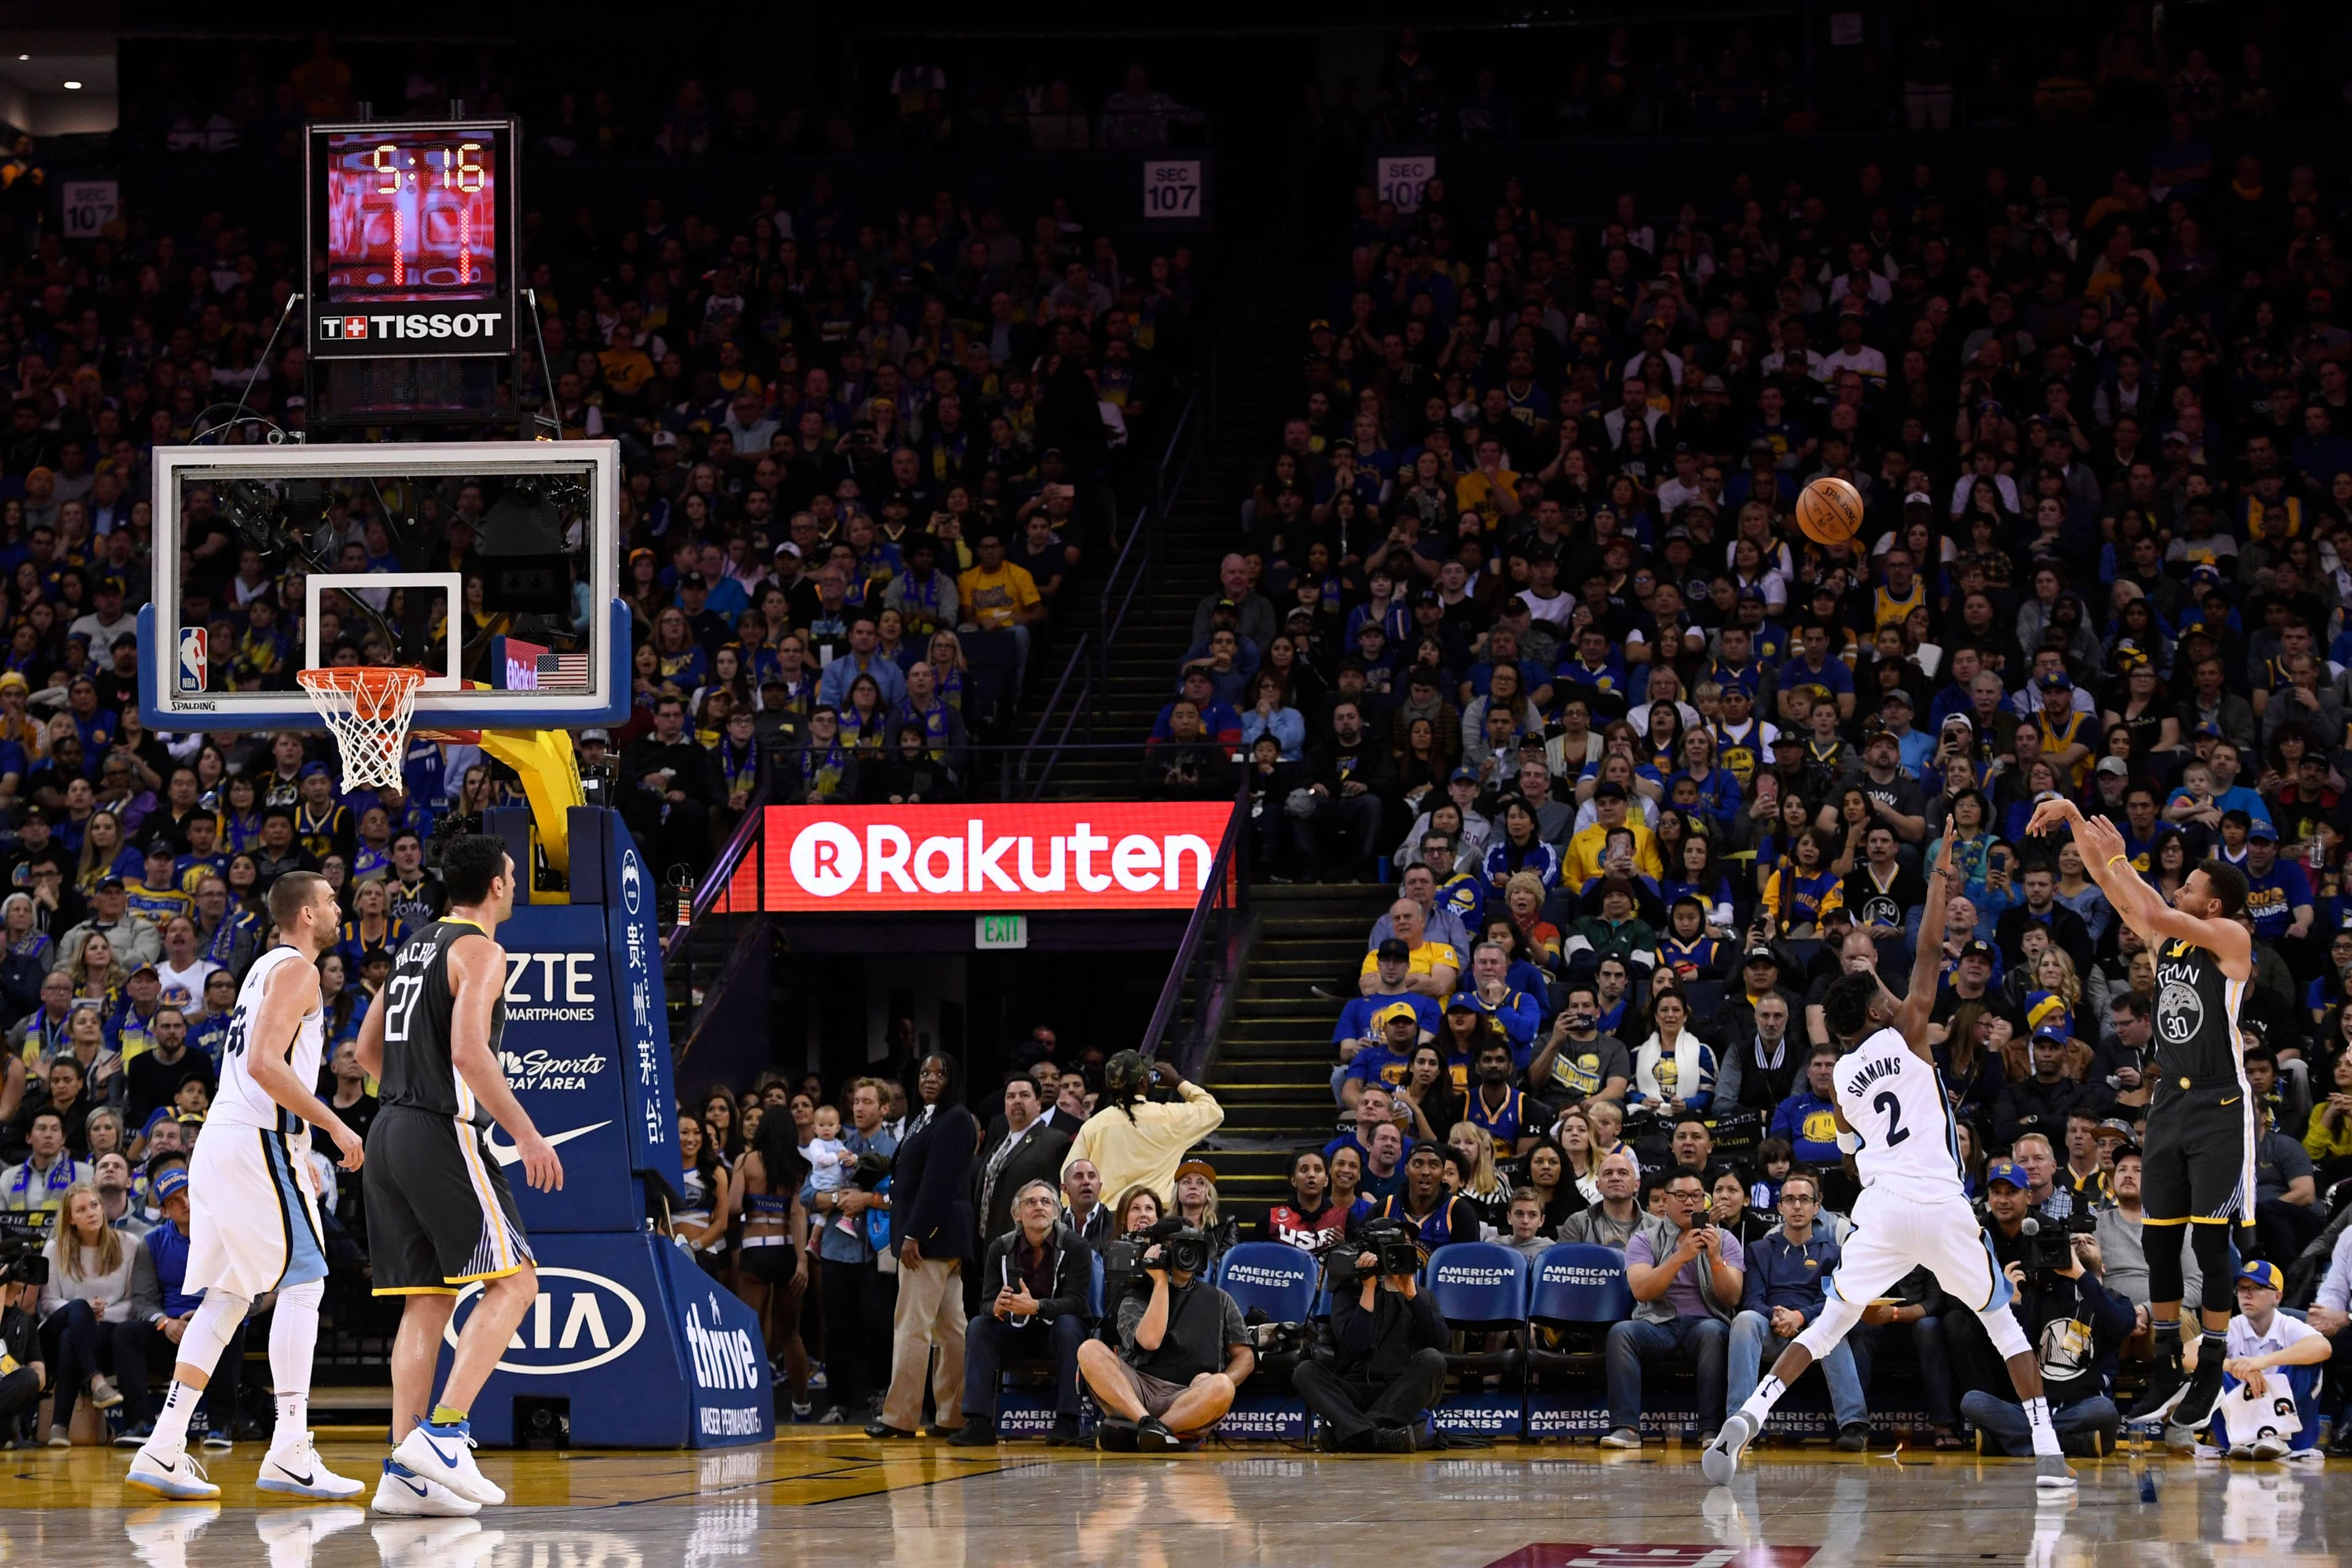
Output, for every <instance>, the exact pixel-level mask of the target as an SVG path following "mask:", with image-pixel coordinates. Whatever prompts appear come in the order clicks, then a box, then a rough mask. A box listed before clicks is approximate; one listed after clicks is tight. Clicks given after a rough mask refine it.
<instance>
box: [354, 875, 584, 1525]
mask: <svg viewBox="0 0 2352 1568" xmlns="http://www.w3.org/2000/svg"><path fill="white" fill-rule="evenodd" d="M441 878H442V881H443V882H444V883H445V884H446V886H447V888H448V890H449V910H448V913H447V914H446V916H444V917H443V918H442V919H440V920H437V921H434V922H433V923H432V924H430V925H428V926H426V927H425V929H424V930H423V931H418V932H416V933H415V935H413V936H411V937H409V938H407V939H406V940H405V941H404V942H402V943H401V946H400V952H399V953H398V954H397V955H396V956H395V957H394V961H393V971H392V974H391V976H390V978H388V979H387V980H386V981H385V982H384V985H383V996H382V998H381V999H380V1000H379V1001H378V1003H377V1004H376V1005H374V1006H373V1007H371V1008H369V1009H368V1015H367V1019H366V1021H365V1022H364V1023H363V1024H362V1025H361V1026H360V1039H359V1058H360V1065H361V1067H362V1068H364V1069H366V1071H367V1072H368V1073H369V1074H370V1075H372V1076H373V1077H374V1078H376V1079H379V1080H380V1082H381V1084H382V1089H381V1092H380V1096H379V1098H380V1099H381V1100H382V1106H383V1108H382V1110H379V1111H378V1112H377V1114H376V1119H375V1121H374V1123H373V1125H372V1126H371V1127H370V1128H369V1129H368V1141H367V1153H368V1157H369V1158H370V1159H371V1160H373V1161H374V1162H376V1171H377V1174H376V1179H375V1180H373V1181H372V1182H371V1183H369V1184H368V1187H367V1191H366V1200H367V1218H368V1247H369V1252H370V1263H371V1266H372V1268H373V1273H374V1277H375V1293H376V1294H377V1295H379V1296H401V1297H404V1298H405V1304H404V1308H403V1310H402V1312H401V1320H400V1333H399V1337H398V1338H397V1339H396V1340H395V1341H394V1344H393V1352H392V1440H393V1444H394V1449H393V1457H392V1458H389V1459H387V1460H385V1461H384V1467H383V1479H382V1480H381V1481H380V1482H379V1483H378V1484H377V1487H376V1494H375V1504H374V1506H375V1508H376V1509H377V1510H378V1511H379V1512H386V1513H405V1514H466V1513H472V1512H473V1511H475V1510H477V1509H478V1508H479V1507H480V1506H481V1505H482V1504H484V1503H499V1502H504V1501H505V1500H506V1494H505V1493H504V1492H503V1491H501V1490H500V1489H499V1488H498V1487H497V1486H496V1485H494V1484H493V1483H491V1482H490V1481H489V1480H488V1479H486V1478H485V1477H484V1476H483V1475H482V1473H481V1471H480V1470H478V1468H475V1465H474V1460H473V1455H472V1453H471V1449H472V1447H473V1437H472V1436H471V1433H470V1430H469V1428H468V1426H467V1409H468V1407H469V1406H470V1405H471V1404H472V1402H473V1399H474V1397H475V1395H477V1394H479V1393H480V1392H481V1389H482V1384H483V1383H484V1382H485V1381H487V1380H488V1377H489V1375H490V1373H491V1371H492V1370H493V1369H494V1368H495V1367H496V1366H497V1364H498V1361H499V1355H500V1354H501V1353H502V1352H504V1351H505V1349H506V1346H507V1342H508V1340H509V1338H510V1337H511V1336H512V1335H513V1333H514V1331H515V1328H516V1326H517V1325H518V1324H520V1322H521V1321H522V1320H523V1314H524V1313H526V1312H528V1311H529V1310H530V1306H531V1302H532V1301H533V1300H534V1299H535V1298H536V1297H537V1295H538V1292H539V1279H538V1275H537V1273H536V1272H535V1270H534V1269H533V1268H532V1261H531V1253H530V1243H529V1242H528V1241H527V1240H526V1239H524V1237H523V1231H522V1221H521V1219H520V1217H519V1216H518V1215H517V1214H516V1211H515V1205H514V1195H513V1194H512V1193H511V1192H509V1190H508V1188H507V1184H506V1177H505V1174H504V1173H503V1172H501V1171H500V1169H499V1161H498V1160H497V1158H495V1157H494V1154H493V1151H492V1150H491V1149H490V1147H489V1146H488V1144H487V1143H486V1141H485V1139H484V1137H483V1133H484V1131H486V1130H487V1129H488V1127H489V1126H490V1125H491V1123H493V1122H495V1123H496V1124H497V1125H499V1127H502V1128H504V1129H505V1130H506V1132H507V1136H508V1137H509V1138H511V1139H512V1140H513V1141H514V1153H515V1154H516V1155H517V1156H519V1157H520V1162H521V1164H522V1167H523V1172H524V1174H525V1176H526V1178H527V1179H528V1180H529V1181H530V1184H531V1185H532V1186H533V1187H536V1188H538V1189H539V1190H540V1191H541V1192H548V1191H553V1190H557V1189H560V1188H561V1187H562V1185H563V1163H562V1161H561V1160H560V1159H558V1158H557V1157H556V1153H555V1151H554V1150H553V1149H552V1148H551V1146H550V1145H549V1144H548V1142H547V1140H546V1139H544V1138H542V1137H541V1136H540V1133H539V1130H538V1129H537V1128H536V1127H534V1126H532V1125H531V1121H530V1116H529V1115H528V1114H526V1113H525V1112H524V1110H523V1109H522V1106H521V1105H520V1103H519V1102H518V1101H517V1100H516V1099H515V1097H514V1091H513V1090H512V1089H509V1088H508V1087H507V1080H506V1073H505V1070H504V1069H503V1068H501V1067H500V1066H499V1055H498V1046H499V1035H500V1034H501V1033H502V1032H503V1030H504V1027H505V1023H506V982H507V961H506V950H505V949H504V948H502V947H500V946H499V943H498V928H499V921H501V920H504V919H505V918H507V917H508V916H509V915H511V914H512V913H513V912H514V861H513V860H512V859H511V858H509V856H508V854H507V852H506V847H505V846H504V845H503V844H502V843H500V842H499V840H498V839H496V838H492V837H487V836H485V835H481V834H461V835H458V836H457V837H454V838H452V839H451V840H450V841H449V843H448V845H447V846H446V847H445V848H444V850H443V851H442V856H441ZM477 1283H478V1284H479V1285H480V1286H481V1287H482V1299H481V1300H479V1301H478V1302H477V1303H476V1304H475V1307H474V1310H473V1312H472V1313H471V1314H470V1315H469V1316H468V1317H467V1320H466V1327H465V1329H464V1331H462V1332H461V1333H460V1334H459V1335H458V1336H457V1354H456V1356H455V1358H454V1359H453V1360H452V1361H451V1363H450V1366H449V1378H448V1382H447V1383H446V1384H445V1385H444V1386H443V1388H442V1390H441V1397H440V1400H439V1401H438V1403H435V1402H433V1401H432V1399H431V1397H430V1396H431V1394H432V1392H433V1371H434V1366H435V1363H436V1361H437V1360H438V1358H439V1355H440V1349H441V1342H442V1337H443V1334H444V1331H446V1329H447V1327H448V1323H449V1319H450V1315H451V1313H452V1311H453V1310H455V1308H456V1306H457V1295H458V1292H459V1291H461V1290H463V1289H465V1288H466V1287H467V1286H468V1285H471V1284H477Z"/></svg>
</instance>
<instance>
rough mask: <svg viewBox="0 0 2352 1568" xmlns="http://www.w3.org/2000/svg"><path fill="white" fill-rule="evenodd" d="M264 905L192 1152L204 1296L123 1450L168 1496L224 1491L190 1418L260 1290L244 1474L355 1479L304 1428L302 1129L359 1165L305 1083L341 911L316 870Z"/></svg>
mask: <svg viewBox="0 0 2352 1568" xmlns="http://www.w3.org/2000/svg"><path fill="white" fill-rule="evenodd" d="M269 915H270V919H271V920H272V921H274V922H276V924H277V927H278V945H277V946H275V947H272V948H271V949H270V950H269V951H268V952H265V953H263V954H262V955H261V956H260V957H258V958H257V959H255V960H254V963H253V967H252V969H251V970H250V971H248V972H247V975H246V979H245V985H244V989H243V990H241V991H240V992H239V993H238V994H237V999H236V1013H235V1014H234V1015H233V1016H231V1018H230V1021H229V1029H228V1037H227V1039H226V1042H225V1044H224V1046H223V1047H222V1055H221V1076H220V1089H219V1090H218V1091H217V1092H216V1093H215V1095H214V1097H213V1106H212V1112H211V1114H210V1115H209V1116H208V1117H207V1118H206V1120H205V1131H204V1135H203V1136H202V1137H201V1138H199V1139H198V1140H197V1141H196V1150H195V1155H194V1159H192V1160H191V1161H190V1162H189V1167H188V1271H187V1284H186V1289H188V1290H189V1291H190V1292H191V1293H194V1292H197V1291H202V1292H203V1295H204V1300H203V1301H202V1302H201V1303H199V1304H198V1306H197V1308H196V1311H195V1315H194V1317H193V1318H191V1319H190V1320H189V1321H188V1326H187V1330H186V1331H185V1332H184V1333H183V1334H182V1335H181V1337H180V1356H179V1364H178V1365H177V1366H175V1367H174V1368H173V1378H172V1389H171V1393H170V1394H167V1395H165V1397H164V1400H163V1411H162V1412H161V1413H160V1414H159V1415H157V1416H156V1418H155V1430H154V1433H153V1435H152V1436H150V1437H149V1438H148V1439H147V1441H146V1442H145V1443H144V1444H143V1445H142V1446H141V1447H140V1449H139V1452H138V1453H137V1454H135V1455H133V1456H132V1457H131V1474H130V1478H129V1479H130V1481H131V1485H132V1486H136V1487H143V1488H145V1489H147V1490H149V1491H152V1492H160V1493H162V1494H163V1496H165V1497H167V1498H178V1499H185V1498H210V1497H217V1496H219V1495H220V1488H218V1487H216V1486H215V1485H213V1483H212V1482H211V1481H210V1480H208V1479H205V1473H204V1470H203V1468H201V1467H200V1466H198V1465H197V1463H196V1461H195V1460H194V1458H191V1457H190V1456H189V1454H188V1451H187V1436H188V1417H189V1416H190V1415H193V1414H194V1410H195V1406H196V1401H197V1400H198V1398H199V1397H201V1396H202V1394H203V1393H204V1390H205V1384H209V1383H210V1382H211V1381H212V1374H213V1365H214V1363H215V1362H217V1361H218V1360H219V1359H220V1353H221V1350H222V1348H223V1347H224V1346H226V1344H227V1343H228V1340H229V1336H230V1335H231V1334H233V1333H235V1332H236V1327H237V1325H238V1324H239V1323H242V1322H243V1321H245V1316H246V1314H247V1312H248V1311H250V1310H252V1308H253V1303H254V1300H255V1299H256V1298H257V1297H259V1296H261V1295H262V1294H263V1293H265V1292H267V1291H272V1290H274V1291H276V1292H277V1293H278V1294H277V1305H276V1306H275V1307H274V1308H273V1309H272V1310H271V1313H270V1321H269V1372H270V1381H271V1382H272V1383H273V1384H275V1385H276V1387H277V1391H278V1426H277V1431H276V1434H275V1435H274V1436H272V1437H271V1439H270V1444H269V1452H268V1454H267V1455H266V1456H264V1457H263V1458H262V1461H261V1474H260V1477H259V1478H258V1479H257V1481H256V1482H255V1484H256V1485H257V1486H258V1487H259V1488H260V1489H262V1490H263V1491H269V1492H283V1493H287V1494H289V1495H292V1496H296V1497H310V1498H349V1497H355V1496H357V1495H358V1494H359V1491H360V1483H359V1482H358V1481H355V1480H352V1479H348V1478H347V1477H343V1476H339V1475H336V1474H335V1473H334V1472H332V1471H331V1470H329V1469H328V1468H327V1467H326V1466H325V1465H323V1464H321V1463H320V1460H319V1455H318V1450H317V1449H316V1448H314V1447H312V1446H311V1442H310V1359H311V1353H312V1351H313V1349H314V1348H315V1346H316V1344H317V1342H318V1338H319V1301H320V1297H321V1296H322V1295H323V1294H324V1291H325V1286H326V1279H327V1259H326V1253H325V1249H324V1248H323V1247H322V1246H321V1245H320V1234H321V1232H320V1225H319V1203H318V1196H317V1194H315V1193H314V1192H313V1191H312V1188H311V1183H312V1177H311V1174H310V1168H309V1166H308V1164H307V1163H306V1159H307V1156H308V1155H309V1153H310V1128H313V1127H317V1128H322V1129H324V1130H325V1131H326V1133H327V1135H328V1136H329V1137H331V1138H332V1139H333V1140H334V1141H335V1147H336V1148H337V1149H338V1150H339V1151H340V1152H341V1155H342V1159H341V1165H342V1168H343V1169H344V1170H346V1171H356V1170H358V1169H359V1168H360V1161H361V1159H362V1144H361V1142H360V1138H359V1134H357V1133H356V1132H353V1131H352V1130H351V1129H350V1128H348V1127H346V1126H344V1125H343V1122H342V1119H341V1117H339V1116H337V1115H336V1114H335V1113H334V1111H333V1110H332V1109H331V1108H330V1107H329V1106H328V1105H326V1104H325V1103H324V1102H322V1101H321V1100H320V1099H319V1097H318V1095H317V1094H315V1093H314V1092H312V1086H313V1085H314V1084H316V1083H317V1082H318V1080H319V1053H320V1021H321V1020H320V1001H319V970H318V961H319V955H320V953H323V952H327V951H328V950H329V949H330V948H331V947H333V946H334V945H335V942H336V940H337V938H338V936H339V935H340V933H341V921H342V912H341V910H339V909H338V908H337V907H336V904H335V890H334V889H333V888H332V887H331V886H330V885H329V884H328V882H327V879H325V878H323V877H320V876H317V875H314V874H313V873H311V872H308V871H289V872H288V873H286V874H285V875H283V876H281V877H279V878H278V879H277V881H275V882H273V883H272V884H270V889H269ZM306 1123H307V1125H306Z"/></svg>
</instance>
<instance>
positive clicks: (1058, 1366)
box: [948, 1080, 1095, 1448]
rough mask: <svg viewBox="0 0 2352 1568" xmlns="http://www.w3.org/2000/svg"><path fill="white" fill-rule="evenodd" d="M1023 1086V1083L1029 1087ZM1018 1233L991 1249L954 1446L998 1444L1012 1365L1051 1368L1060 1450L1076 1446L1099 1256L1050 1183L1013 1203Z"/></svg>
mask: <svg viewBox="0 0 2352 1568" xmlns="http://www.w3.org/2000/svg"><path fill="white" fill-rule="evenodd" d="M1024 1081H1025V1080H1024ZM1061 1217H1062V1194H1060V1193H1059V1192H1058V1191H1056V1190H1055V1186H1054V1184H1053V1183H1051V1182H1047V1181H1034V1182H1029V1183H1026V1184H1024V1185H1023V1186H1022V1188H1021V1190H1020V1191H1019V1192H1018V1193H1016V1194H1013V1221H1014V1226H1013V1229H1011V1230H1009V1231H1006V1232H1005V1233H1004V1234H1003V1236H1000V1237H997V1238H996V1239H995V1240H994V1241H992V1242H990V1243H989V1244H988V1257H987V1259H986V1260H985V1261H984V1262H983V1263H982V1265H981V1270H980V1280H981V1286H980V1289H981V1297H982V1307H981V1310H980V1313H979V1315H978V1316H976V1317H974V1318H973V1319H972V1320H971V1326H970V1327H969V1328H967V1329H966V1330H965V1331H964V1337H963V1425H962V1426H961V1427H959V1428H957V1430H956V1434H955V1436H952V1437H950V1438H949V1439H948V1441H949V1443H950V1444H952V1445H954V1446H955V1447H976V1446H978V1445H980V1444H982V1443H993V1442H995V1441H997V1436H996V1384H997V1371H998V1369H999V1368H1001V1367H1002V1366H1003V1364H1004V1363H1005V1362H1006V1361H1007V1360H1008V1359H1013V1360H1021V1359H1028V1358H1033V1357H1034V1358H1037V1359H1043V1358H1045V1357H1047V1356H1050V1357H1052V1358H1053V1362H1054V1431H1053V1435H1052V1436H1051V1438H1050V1439H1049V1442H1050V1443H1051V1445H1052V1446H1053V1447H1057V1448H1060V1447H1073V1446H1075V1445H1076V1443H1077V1442H1078V1346H1079V1345H1080V1344H1082V1343H1084V1342H1085V1341H1086V1338H1087V1317H1086V1313H1087V1288H1088V1287H1089V1286H1090V1285H1091V1284H1092V1283H1093V1282H1094V1267H1095V1264H1094V1248H1092V1247H1088V1246H1087V1244H1086V1243H1085V1242H1083V1241H1081V1240H1080V1239H1078V1237H1076V1235H1075V1234H1074V1233H1072V1232H1071V1231H1070V1230H1069V1229H1068V1228H1067V1227H1066V1226H1063V1225H1062V1224H1061Z"/></svg>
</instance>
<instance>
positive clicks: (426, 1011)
mask: <svg viewBox="0 0 2352 1568" xmlns="http://www.w3.org/2000/svg"><path fill="white" fill-rule="evenodd" d="M482 934H483V932H482V928H481V927H479V926H478V925H476V924H474V922H473V921H459V920H440V921H434V922H433V923H432V924H431V925H428V926H426V927H425V929H424V930H423V931H418V932H417V933H416V934H415V936H413V937H410V938H409V939H408V940H407V941H406V942H403V943H401V945H400V951H399V952H397V953H395V954H394V956H393V961H392V973H391V975H390V976H389V977H388V978H387V979H386V980H385V981H384V983H383V995H382V996H381V997H380V998H378V999H377V1002H376V1005H377V1006H379V1007H382V1008H383V1010H384V1013H383V1074H382V1077H381V1079H380V1082H381V1085H382V1087H381V1090H380V1092H379V1094H378V1099H379V1100H381V1101H382V1102H383V1104H385V1105H405V1106H410V1107H413V1108H415V1110H429V1111H432V1112H434V1113H435V1114H436V1115H439V1116H446V1117H450V1118H453V1119H455V1120H457V1121H467V1122H471V1123H473V1124H474V1125H475V1126H478V1127H487V1126H488V1125H489V1123H490V1116H489V1112H488V1111H486V1110H483V1109H482V1108H481V1106H480V1105H479V1104H478V1103H477V1102H476V1101H475V1099H474V1091H473V1090H472V1089H468V1088H467V1087H466V1080H465V1079H463V1078H461V1077H459V1076H458V1074H457V1065H456V1061H455V1059H454V1058H453V1057H452V1055H451V1040H450V1029H451V1026H452V1021H453V1016H454V1015H455V1013H456V1011H457V995H456V994H455V993H454V992H453V991H451V989H450V987H449V949H450V948H451V947H452V946H453V945H455V944H456V943H457V941H458V940H459V939H460V938H463V937H469V936H481V935H482ZM500 979H501V980H503V979H504V976H503V975H501V976H500ZM506 1018H507V1008H506V994H505V988H504V986H503V985H501V986H500V988H499V995H498V996H497V998H496V999H494V1000H493V1001H492V1002H491V1004H490V1040H489V1046H490V1055H491V1056H492V1058H496V1057H497V1056H498V1054H499V1037H500V1036H502V1035H503V1034H504V1033H505V1032H506Z"/></svg>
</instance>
